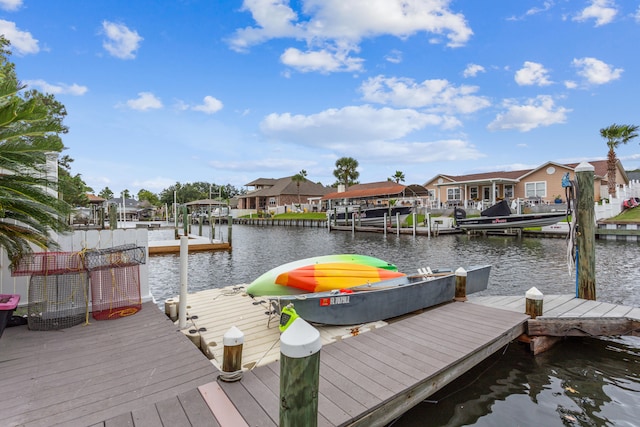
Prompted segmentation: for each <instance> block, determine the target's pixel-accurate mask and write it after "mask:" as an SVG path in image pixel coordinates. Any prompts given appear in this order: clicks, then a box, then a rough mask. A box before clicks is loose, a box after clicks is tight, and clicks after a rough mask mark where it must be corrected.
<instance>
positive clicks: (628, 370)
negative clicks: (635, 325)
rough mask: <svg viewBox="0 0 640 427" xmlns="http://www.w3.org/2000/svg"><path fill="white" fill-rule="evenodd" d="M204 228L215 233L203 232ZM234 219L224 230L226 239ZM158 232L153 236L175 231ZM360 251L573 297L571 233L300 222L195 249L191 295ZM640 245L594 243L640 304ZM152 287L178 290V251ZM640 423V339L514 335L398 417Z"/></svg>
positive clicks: (627, 298) (516, 290) (604, 270)
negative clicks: (551, 343) (331, 226)
mask: <svg viewBox="0 0 640 427" xmlns="http://www.w3.org/2000/svg"><path fill="white" fill-rule="evenodd" d="M204 231H205V232H206V231H207V230H204ZM226 232H227V229H226V227H223V228H222V229H219V230H218V231H217V232H216V237H219V235H220V234H219V233H222V234H223V237H225V239H226ZM172 233H173V232H172V231H166V230H164V231H153V232H151V234H150V236H149V239H150V240H158V239H161V238H171V236H172ZM337 253H358V254H363V255H371V256H374V257H378V258H382V259H384V260H387V261H390V262H393V263H394V264H396V265H397V266H398V268H399V270H400V271H403V272H407V273H411V272H415V271H416V270H417V268H421V267H431V268H438V267H452V268H457V267H460V266H469V265H477V264H491V265H492V270H491V276H490V281H489V287H488V289H487V290H486V291H484V292H482V294H483V295H524V293H525V292H526V291H527V290H528V289H529V288H531V287H532V286H535V287H537V288H538V289H539V290H540V291H541V292H542V293H544V294H573V293H575V274H574V273H573V269H569V268H568V265H567V245H566V241H565V239H563V238H559V239H550V238H523V239H516V238H513V237H495V236H489V237H470V236H466V235H447V236H439V237H434V238H428V237H426V236H416V237H414V236H411V235H400V236H397V235H395V234H388V235H387V236H386V237H385V236H384V235H383V234H377V233H356V234H352V233H350V232H335V231H334V232H331V233H330V232H328V231H327V230H326V229H316V228H297V227H256V226H242V225H239V226H234V228H233V250H232V251H223V252H201V253H193V254H191V255H190V256H189V271H188V283H189V292H195V291H198V290H203V289H210V288H216V287H223V286H228V285H237V284H242V283H250V282H251V281H252V280H253V279H255V278H256V277H258V276H259V275H261V274H262V273H264V272H265V271H268V270H270V269H271V268H274V267H277V266H279V265H281V264H283V263H286V262H290V261H295V260H298V259H301V258H307V257H312V256H317V255H327V254H337ZM639 254H640V244H638V243H636V242H617V241H604V240H602V241H601V240H597V241H596V293H597V298H598V300H601V301H606V302H611V303H615V304H627V305H632V306H637V307H640V292H639V290H640V285H639V284H638V282H639V279H638V276H639V273H640V256H639ZM148 264H149V283H150V286H151V292H152V294H153V295H154V297H155V298H156V300H157V301H158V302H159V303H160V304H161V303H162V302H163V301H164V300H165V299H166V298H169V297H172V296H174V295H177V294H178V293H179V282H180V271H179V258H178V256H177V255H162V256H152V257H150V258H149V260H148ZM462 425H474V426H541V425H544V426H640V338H637V337H624V338H614V339H589V338H584V339H583V338H581V339H568V340H566V341H563V342H561V343H560V344H559V345H556V346H555V347H554V348H552V349H551V350H550V351H548V352H546V353H543V354H542V355H538V356H536V357H533V356H531V355H530V353H529V352H528V350H527V349H526V347H525V346H524V345H521V344H518V343H512V344H510V345H509V346H507V347H506V348H504V349H501V350H500V351H499V352H497V353H496V354H495V355H493V356H492V357H491V358H489V359H488V360H486V361H485V362H484V363H482V364H481V365H479V366H477V367H476V368H475V369H474V370H472V371H470V372H469V373H467V374H466V375H464V376H463V377H461V378H459V379H458V380H457V381H455V382H453V383H451V384H450V385H449V386H447V387H446V388H444V389H443V390H441V391H440V392H438V393H437V394H436V395H434V396H431V397H430V398H429V400H428V401H426V402H423V403H421V404H419V405H418V406H416V407H415V408H413V409H412V410H411V411H409V412H407V413H406V414H405V415H403V416H402V417H400V418H399V419H398V420H396V421H395V422H394V423H393V426H394V427H410V426H411V427H413V426H462Z"/></svg>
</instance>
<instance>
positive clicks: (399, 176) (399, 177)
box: [387, 171, 404, 184]
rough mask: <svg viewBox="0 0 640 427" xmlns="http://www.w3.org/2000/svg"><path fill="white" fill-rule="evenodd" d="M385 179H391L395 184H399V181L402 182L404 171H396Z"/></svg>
mask: <svg viewBox="0 0 640 427" xmlns="http://www.w3.org/2000/svg"><path fill="white" fill-rule="evenodd" d="M387 181H393V182H395V183H396V184H400V183H401V182H404V173H402V171H396V173H395V175H393V176H392V177H390V178H387Z"/></svg>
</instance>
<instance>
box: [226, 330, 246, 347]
mask: <svg viewBox="0 0 640 427" xmlns="http://www.w3.org/2000/svg"><path fill="white" fill-rule="evenodd" d="M222 343H223V345H224V346H234V345H240V344H244V334H243V333H242V331H241V330H240V329H238V328H236V327H235V326H232V327H231V328H229V330H228V331H227V332H226V333H225V334H224V336H223V337H222Z"/></svg>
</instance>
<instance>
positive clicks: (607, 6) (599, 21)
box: [573, 0, 618, 27]
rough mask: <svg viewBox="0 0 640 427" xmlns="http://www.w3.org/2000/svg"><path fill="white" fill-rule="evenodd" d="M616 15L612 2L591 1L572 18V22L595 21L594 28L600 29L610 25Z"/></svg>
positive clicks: (603, 0)
mask: <svg viewBox="0 0 640 427" xmlns="http://www.w3.org/2000/svg"><path fill="white" fill-rule="evenodd" d="M617 13H618V10H617V9H616V8H615V3H614V2H613V0H591V4H590V5H589V6H587V7H586V8H584V9H583V10H582V11H580V13H579V14H577V15H576V16H574V17H573V20H574V21H578V22H585V21H588V20H590V19H595V21H596V27H600V26H602V25H606V24H609V23H611V22H612V21H613V18H615V16H616V14H617Z"/></svg>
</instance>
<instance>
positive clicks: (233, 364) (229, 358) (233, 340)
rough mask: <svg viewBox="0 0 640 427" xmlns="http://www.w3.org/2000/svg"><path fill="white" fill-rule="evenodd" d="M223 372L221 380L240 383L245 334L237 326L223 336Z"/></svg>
mask: <svg viewBox="0 0 640 427" xmlns="http://www.w3.org/2000/svg"><path fill="white" fill-rule="evenodd" d="M222 343H223V345H224V350H223V353H222V372H221V373H220V379H221V380H222V381H226V382H233V381H238V380H240V379H241V378H242V346H243V344H244V334H243V333H242V331H241V330H240V329H238V328H236V327H235V326H232V327H231V328H229V330H228V331H227V332H226V333H225V334H224V335H223V337H222Z"/></svg>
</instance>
